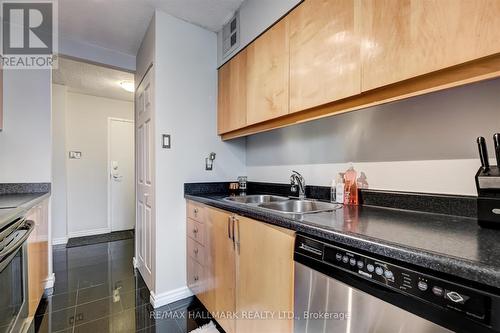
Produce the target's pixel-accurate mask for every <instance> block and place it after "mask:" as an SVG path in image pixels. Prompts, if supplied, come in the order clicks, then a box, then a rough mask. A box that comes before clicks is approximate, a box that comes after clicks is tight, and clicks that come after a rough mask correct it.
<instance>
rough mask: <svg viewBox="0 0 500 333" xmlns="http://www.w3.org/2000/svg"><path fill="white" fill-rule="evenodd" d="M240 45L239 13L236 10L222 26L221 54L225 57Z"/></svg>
mask: <svg viewBox="0 0 500 333" xmlns="http://www.w3.org/2000/svg"><path fill="white" fill-rule="evenodd" d="M239 45H240V13H239V12H236V13H235V14H234V16H233V17H232V18H231V19H230V20H229V22H228V23H226V24H225V25H224V27H222V56H223V57H225V56H227V55H228V54H230V53H231V52H233V51H234V50H235V49H237V48H238V46H239Z"/></svg>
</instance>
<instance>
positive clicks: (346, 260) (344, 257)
mask: <svg viewBox="0 0 500 333" xmlns="http://www.w3.org/2000/svg"><path fill="white" fill-rule="evenodd" d="M342 261H343V262H344V263H345V264H347V263H348V262H349V257H348V256H343V257H342Z"/></svg>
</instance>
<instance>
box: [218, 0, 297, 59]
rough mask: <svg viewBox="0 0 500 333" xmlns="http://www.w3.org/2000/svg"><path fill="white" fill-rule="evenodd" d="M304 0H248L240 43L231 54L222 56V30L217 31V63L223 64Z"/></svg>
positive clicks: (241, 22) (241, 25)
mask: <svg viewBox="0 0 500 333" xmlns="http://www.w3.org/2000/svg"><path fill="white" fill-rule="evenodd" d="M301 1H302V0H272V1H269V0H246V1H245V2H243V4H242V5H241V8H240V9H239V11H240V45H239V47H238V48H237V49H235V50H234V51H233V52H231V53H230V54H229V55H227V56H225V57H222V32H219V33H217V45H218V46H217V63H218V65H219V66H220V65H222V63H224V62H225V61H227V60H229V59H230V58H231V57H232V56H234V55H235V54H236V53H238V51H239V50H241V49H242V48H244V47H245V46H246V45H247V44H248V43H250V42H251V41H252V40H254V39H255V37H257V36H258V35H260V34H261V33H262V32H263V31H265V30H266V29H267V28H269V27H270V26H271V25H273V23H274V22H276V21H277V20H278V19H279V18H281V17H282V16H283V15H284V14H285V13H287V12H288V11H289V10H290V9H292V8H293V7H295V6H296V5H297V4H298V3H299V2H301Z"/></svg>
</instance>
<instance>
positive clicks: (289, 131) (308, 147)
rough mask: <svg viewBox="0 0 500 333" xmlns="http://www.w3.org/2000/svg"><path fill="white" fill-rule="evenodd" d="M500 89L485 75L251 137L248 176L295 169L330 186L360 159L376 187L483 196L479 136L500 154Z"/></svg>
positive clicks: (269, 176) (282, 174) (267, 177)
mask: <svg viewBox="0 0 500 333" xmlns="http://www.w3.org/2000/svg"><path fill="white" fill-rule="evenodd" d="M499 91H500V79H497V80H492V81H485V82H480V83H476V84H472V85H468V86H463V87H458V88H453V89H450V90H446V91H441V92H436V93H432V94H427V95H423V96H419V97H414V98H410V99H407V100H404V101H399V102H394V103H390V104H385V105H381V106H377V107H371V108H367V109H365V110H360V111H355V112H351V113H346V114H343V115H338V116H333V117H330V118H324V119H320V120H315V121H312V122H309V123H305V124H300V125H295V126H291V127H287V128H283V129H278V130H274V131H270V132H267V133H261V134H257V135H253V136H250V137H248V138H247V167H248V168H247V170H248V176H249V179H251V180H253V181H272V182H288V176H289V174H290V173H291V170H292V169H294V170H297V171H299V172H303V175H304V176H305V178H306V181H307V182H308V183H309V184H314V185H324V186H328V185H329V184H330V183H331V179H332V178H333V177H335V175H336V174H337V173H338V172H341V171H345V170H346V169H347V168H348V164H347V163H348V162H354V165H355V168H356V169H357V170H358V171H363V172H365V173H366V175H367V177H368V183H369V184H370V188H373V189H383V190H396V191H411V192H431V193H448V194H463V195H476V188H475V182H474V175H475V173H476V171H477V169H478V168H479V165H480V163H479V157H478V153H477V144H476V137H477V136H480V135H481V136H484V137H486V138H487V142H488V144H489V148H490V157H494V153H493V140H492V136H493V133H495V132H500V116H499V115H500V113H499V109H498V106H499V105H500V94H499V93H498V92H499ZM492 164H493V161H492Z"/></svg>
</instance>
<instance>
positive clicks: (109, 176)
mask: <svg viewBox="0 0 500 333" xmlns="http://www.w3.org/2000/svg"><path fill="white" fill-rule="evenodd" d="M113 121H118V122H123V123H131V124H134V175H135V162H136V161H135V120H134V119H125V118H116V117H108V128H107V130H108V133H107V137H108V142H107V146H108V148H107V150H108V152H107V155H106V162H107V166H106V170H107V173H108V176H107V177H108V184H107V185H108V186H107V190H108V195H107V198H108V223H107V224H108V230H109V232H110V233H111V232H113V226H112V225H111V166H110V158H111V123H112V122H113ZM134 192H135V176H134ZM134 197H135V195H134ZM134 206H135V202H134ZM134 229H135V223H134Z"/></svg>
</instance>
